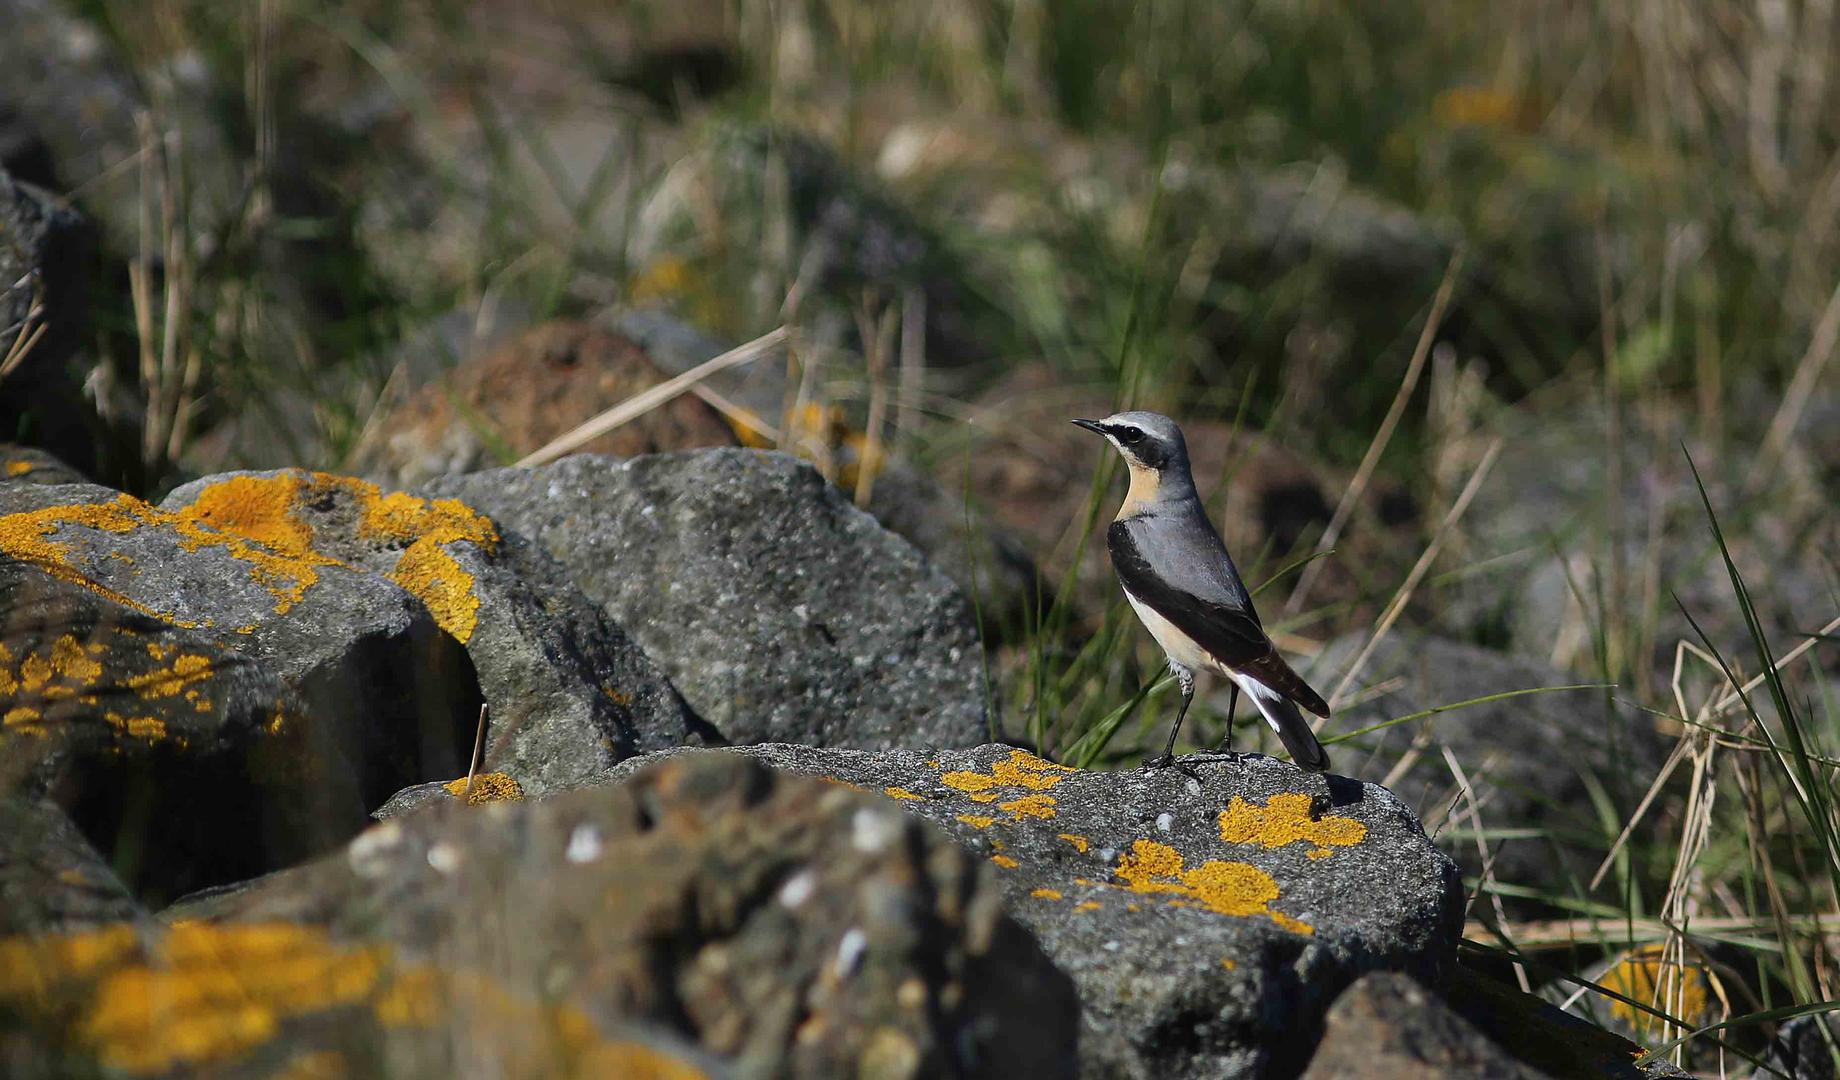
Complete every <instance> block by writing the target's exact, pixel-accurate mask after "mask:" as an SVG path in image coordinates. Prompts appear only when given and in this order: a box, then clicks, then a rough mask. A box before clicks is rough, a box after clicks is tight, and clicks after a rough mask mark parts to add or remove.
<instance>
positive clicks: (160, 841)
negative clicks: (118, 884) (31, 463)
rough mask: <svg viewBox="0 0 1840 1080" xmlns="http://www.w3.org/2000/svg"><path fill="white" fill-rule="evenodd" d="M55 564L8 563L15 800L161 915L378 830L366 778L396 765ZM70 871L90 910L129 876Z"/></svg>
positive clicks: (260, 673)
mask: <svg viewBox="0 0 1840 1080" xmlns="http://www.w3.org/2000/svg"><path fill="white" fill-rule="evenodd" d="M33 490H36V491H56V490H59V489H55V488H35V489H33ZM143 505H144V504H143ZM6 520H8V519H0V522H4V521H6ZM51 565H52V567H53V568H54V569H56V570H58V571H60V573H58V574H54V573H48V572H47V571H46V570H45V569H43V568H41V567H39V566H35V565H33V564H31V563H27V562H21V561H17V560H15V559H13V558H7V559H0V712H3V713H4V715H3V716H0V798H7V799H9V803H8V804H9V805H11V804H12V801H16V800H31V801H36V800H39V799H46V798H48V799H51V800H54V801H55V802H56V803H57V804H58V805H59V806H60V807H62V809H63V811H64V812H65V813H67V814H68V815H69V816H70V818H71V819H73V820H74V821H75V822H76V824H77V825H78V826H79V827H80V828H81V829H82V831H83V833H84V834H85V835H87V836H88V837H89V838H90V840H91V841H93V842H94V843H95V844H96V846H97V847H98V848H100V849H101V851H102V852H103V853H104V854H105V855H106V856H107V857H108V859H109V861H110V862H111V863H113V864H114V866H115V867H116V868H117V870H118V871H119V873H120V874H121V876H122V877H123V878H124V879H125V880H126V882H127V884H128V885H129V886H131V887H132V888H133V890H134V892H135V894H136V895H139V896H142V897H145V898H148V899H149V900H150V901H152V902H156V903H157V902H162V901H163V900H164V899H169V898H171V897H173V896H176V895H179V894H180V893H183V892H187V891H190V890H191V889H195V888H197V887H199V886H202V885H209V884H214V883H220V882H226V881H234V880H238V879H241V878H246V877H250V876H252V875H254V874H259V873H262V872H264V871H266V870H271V869H274V868H275V867H277V866H282V865H286V864H287V863H288V862H291V861H294V860H297V859H300V858H304V857H306V856H307V855H309V854H311V853H312V852H314V851H316V850H320V849H322V848H323V847H324V846H325V845H326V844H327V843H330V842H332V841H334V840H336V839H338V838H340V837H342V836H348V835H350V834H351V833H353V832H355V831H357V830H358V829H359V828H361V827H362V826H363V824H364V820H365V819H364V809H365V804H364V802H363V800H362V797H361V792H360V791H359V790H358V781H359V779H360V776H359V775H358V769H359V768H360V767H365V766H369V768H370V770H371V771H381V766H383V765H384V764H385V763H382V762H371V761H363V760H359V761H354V760H352V759H351V758H349V757H347V756H345V755H343V754H341V753H340V752H339V749H338V746H337V736H338V734H339V733H338V732H337V731H336V730H333V729H332V725H330V724H327V725H325V726H324V727H323V728H321V729H318V730H316V729H315V728H314V727H313V726H310V725H308V724H306V723H305V722H304V721H303V720H302V712H303V708H302V705H301V703H300V701H299V700H298V699H297V698H296V697H295V695H294V693H293V691H292V690H291V689H290V688H289V686H288V685H287V684H286V683H285V682H284V681H283V680H282V679H281V678H280V677H279V676H278V675H277V674H276V673H275V672H274V670H273V669H271V668H270V667H269V666H268V665H267V664H265V663H263V662H261V661H259V660H256V659H254V658H252V657H250V656H248V655H245V654H242V653H239V652H236V651H234V650H232V649H230V648H227V647H226V646H225V644H224V643H223V641H222V639H220V638H218V637H216V636H213V635H210V634H207V633H202V632H198V631H193V630H186V629H182V628H180V627H177V626H174V625H172V624H171V623H169V622H165V621H162V620H161V619H158V618H155V617H153V616H150V615H148V614H145V613H143V612H141V611H138V610H135V609H134V608H133V607H130V606H129V605H128V604H124V603H119V602H117V601H116V600H115V599H111V598H110V596H109V592H110V590H107V589H105V588H104V587H102V586H100V585H97V584H95V583H94V582H91V581H89V580H88V579H86V578H82V577H80V576H77V575H76V574H75V573H74V572H73V571H70V570H69V569H68V567H67V566H65V565H63V564H58V563H52V564H51ZM73 578H74V579H75V580H73ZM124 599H125V598H124ZM387 742H388V741H387V740H385V739H382V738H378V739H375V740H373V742H372V744H371V745H387ZM386 775H387V774H386ZM386 782H387V781H386ZM16 813H21V814H35V813H38V812H37V811H30V810H19V811H16ZM44 828H45V841H44V842H45V843H47V844H53V845H57V847H55V848H51V849H47V850H48V851H53V852H56V851H58V850H61V849H62V848H63V846H64V845H62V841H61V840H60V839H59V837H60V836H61V832H59V831H57V830H56V829H55V828H54V827H53V826H52V825H50V824H46V825H45V826H44ZM7 835H9V836H10V835H13V834H12V833H11V831H9V832H8V833H7ZM155 845H157V849H158V850H157V854H156V853H155V852H153V851H151V850H150V848H151V847H153V846H155ZM58 857H59V858H68V859H69V860H71V861H72V862H73V864H75V865H73V866H71V867H70V868H71V869H73V870H76V871H78V872H80V873H82V874H83V876H84V882H82V883H76V882H71V883H69V884H71V885H72V893H71V896H72V897H73V898H74V899H75V900H79V901H82V902H83V903H85V904H88V903H89V902H90V900H89V897H90V895H91V894H92V893H97V892H101V893H109V892H111V891H112V889H111V887H110V886H108V885H106V884H103V882H104V881H105V879H112V878H113V876H114V875H113V874H107V875H102V876H97V875H95V874H92V873H90V872H89V871H88V870H85V869H84V868H83V864H85V863H86V862H88V863H93V862H94V861H95V860H94V857H93V856H91V857H88V858H87V859H85V857H83V856H82V855H81V853H78V852H74V851H72V852H68V853H67V854H65V855H58ZM28 858H30V859H32V860H37V859H38V858H39V857H38V856H28ZM22 872H28V873H33V872H32V871H29V870H27V871H22ZM41 902H43V903H46V904H49V905H54V906H55V905H62V904H64V903H65V899H64V898H63V896H62V895H59V894H46V895H45V896H44V897H43V898H42V899H41ZM111 910H112V909H110V908H108V907H107V906H106V905H105V906H104V912H105V913H107V912H109V911H111ZM14 928H15V929H22V928H30V929H38V928H42V927H19V926H17V925H15V926H14Z"/></svg>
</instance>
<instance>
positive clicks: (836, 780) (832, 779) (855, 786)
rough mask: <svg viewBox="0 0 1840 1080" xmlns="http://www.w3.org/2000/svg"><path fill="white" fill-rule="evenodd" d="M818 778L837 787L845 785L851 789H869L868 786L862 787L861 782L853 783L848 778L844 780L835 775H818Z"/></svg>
mask: <svg viewBox="0 0 1840 1080" xmlns="http://www.w3.org/2000/svg"><path fill="white" fill-rule="evenodd" d="M818 779H820V780H822V781H824V782H825V783H827V784H835V785H837V786H838V787H847V788H849V789H850V790H851V791H868V790H869V789H868V788H866V787H863V786H862V785H861V784H853V783H851V782H850V781H848V780H844V779H841V778H839V777H835V776H820V777H818Z"/></svg>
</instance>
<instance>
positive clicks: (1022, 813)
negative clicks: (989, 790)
mask: <svg viewBox="0 0 1840 1080" xmlns="http://www.w3.org/2000/svg"><path fill="white" fill-rule="evenodd" d="M997 809H999V810H1004V811H1008V813H1009V815H1010V816H1011V817H1013V818H1015V819H1016V820H1018V821H1020V820H1022V819H1023V818H1025V817H1027V818H1041V819H1043V820H1047V819H1049V818H1052V817H1053V816H1054V813H1055V811H1054V796H1052V795H1024V796H1023V797H1022V798H1020V799H1011V800H1010V801H1008V802H1006V803H998V804H997Z"/></svg>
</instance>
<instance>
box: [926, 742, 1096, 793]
mask: <svg viewBox="0 0 1840 1080" xmlns="http://www.w3.org/2000/svg"><path fill="white" fill-rule="evenodd" d="M1075 771H1076V770H1075V769H1073V768H1072V767H1071V766H1067V765H1056V764H1055V763H1054V762H1052V761H1045V760H1043V759H1041V758H1038V757H1036V756H1035V755H1034V754H1031V753H1029V752H1028V751H1027V750H1011V751H1010V752H1009V757H1008V758H1007V759H1006V760H1003V761H999V762H997V763H996V764H994V765H992V766H991V767H990V771H989V772H988V773H981V772H975V771H972V770H969V769H961V770H958V771H955V772H949V773H946V774H945V775H944V776H942V777H940V778H939V782H940V783H942V784H944V785H945V786H947V787H949V788H956V789H958V790H959V791H964V792H982V791H988V790H990V789H991V788H997V787H1018V788H1027V789H1028V790H1030V791H1046V790H1048V789H1049V788H1051V787H1053V786H1054V785H1056V784H1058V783H1060V782H1061V781H1062V780H1065V779H1067V776H1068V774H1070V773H1073V772H1075Z"/></svg>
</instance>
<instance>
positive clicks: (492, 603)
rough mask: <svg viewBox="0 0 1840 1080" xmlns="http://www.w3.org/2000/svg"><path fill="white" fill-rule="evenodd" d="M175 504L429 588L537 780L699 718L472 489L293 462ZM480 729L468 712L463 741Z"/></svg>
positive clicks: (494, 714)
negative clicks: (428, 495)
mask: <svg viewBox="0 0 1840 1080" xmlns="http://www.w3.org/2000/svg"><path fill="white" fill-rule="evenodd" d="M163 506H164V507H165V508H166V509H167V510H169V511H170V512H172V513H174V514H178V515H183V516H189V517H191V518H194V519H196V520H197V521H199V522H200V523H202V524H203V525H205V526H209V527H215V528H217V529H220V530H222V531H223V532H224V533H225V534H227V535H233V536H237V537H241V538H244V539H246V540H247V541H248V542H250V543H252V544H261V545H263V546H264V547H265V548H266V549H267V550H271V551H275V552H279V553H283V554H284V555H286V556H288V557H291V558H295V559H299V560H302V561H303V562H307V563H310V564H312V565H314V566H328V567H335V568H339V569H341V570H345V571H347V572H356V573H361V574H364V575H366V576H368V577H369V578H371V579H372V580H373V581H375V582H377V583H378V584H379V585H380V586H382V587H383V588H386V589H400V590H401V591H402V592H404V593H406V594H407V595H408V596H409V597H412V598H413V600H414V601H419V603H420V604H421V605H422V606H425V607H426V609H427V611H428V612H429V614H430V615H431V616H432V617H433V619H434V621H435V623H436V624H438V625H439V627H440V628H441V630H443V631H445V635H446V637H447V638H448V639H450V640H451V641H452V642H455V643H458V645H460V646H461V647H464V649H465V650H466V658H465V659H464V660H462V661H461V663H460V665H459V667H460V668H461V669H466V668H470V672H469V671H464V670H462V671H455V670H454V669H452V668H448V669H445V670H446V671H447V672H451V675H450V677H451V678H453V679H456V680H465V679H467V678H476V679H477V680H478V686H479V690H480V692H481V693H482V694H483V695H484V697H485V700H486V702H487V703H488V704H489V705H490V707H491V715H490V721H491V722H490V732H491V741H490V743H489V746H488V749H487V756H486V764H487V767H488V768H492V769H504V770H507V771H509V772H511V773H512V774H513V775H515V776H516V777H517V778H518V780H519V781H520V782H521V783H523V784H525V785H526V786H528V787H529V788H530V789H531V792H532V794H540V793H542V792H544V791H549V790H554V789H557V788H559V787H564V786H568V785H570V784H577V783H581V782H583V781H585V780H587V779H589V778H591V777H593V776H595V775H597V774H598V773H599V772H600V771H602V770H604V769H606V768H607V767H609V766H611V765H612V764H613V763H614V762H616V761H619V760H621V759H622V758H625V757H627V756H629V755H631V754H632V753H634V752H635V751H636V750H641V749H658V748H662V747H665V746H675V745H678V744H680V743H682V742H683V741H684V739H685V738H686V736H688V735H689V734H691V732H692V730H693V728H694V724H693V721H692V720H691V719H690V718H689V717H688V716H687V714H686V713H685V711H684V709H683V705H682V702H681V701H680V699H679V698H678V696H677V693H676V691H675V690H674V689H673V688H672V686H671V684H670V682H669V681H668V680H667V679H666V678H665V677H664V676H663V675H661V674H660V673H659V672H658V670H657V668H655V667H654V666H653V665H652V663H651V662H650V661H649V660H648V659H647V658H646V656H645V654H644V653H643V652H641V651H640V650H639V648H638V646H637V645H635V644H634V643H633V642H632V640H631V639H629V638H628V637H627V636H626V634H625V633H624V632H623V631H622V630H621V628H620V627H619V626H618V625H616V624H614V623H613V622H612V621H611V620H609V619H608V618H607V617H606V616H605V614H603V613H602V612H601V611H600V610H599V609H598V608H596V607H595V605H593V604H592V603H590V602H589V601H588V600H587V599H586V598H585V597H584V596H582V595H581V593H580V592H579V591H578V590H576V589H575V588H574V587H573V586H572V585H570V584H569V583H568V582H567V581H566V580H565V579H564V577H563V574H562V571H561V569H560V567H559V566H558V565H557V564H556V563H555V562H554V561H553V560H551V559H550V558H549V557H547V556H546V555H545V554H544V553H543V552H542V551H541V550H540V549H538V548H536V547H534V546H533V545H531V544H530V543H529V542H528V541H526V540H525V539H524V538H522V537H519V536H513V535H506V534H503V533H501V532H500V530H499V528H498V526H497V525H496V524H495V523H494V522H493V521H492V520H491V519H489V518H487V517H486V516H485V515H483V514H481V513H479V512H478V511H477V510H474V509H473V508H472V507H470V506H468V505H466V504H465V503H463V502H461V501H458V500H455V499H423V498H419V497H417V496H414V495H408V494H404V493H401V492H386V491H383V490H382V489H380V488H378V487H377V486H376V485H374V484H370V483H367V482H365V481H362V480H356V479H352V478H350V477H342V476H331V475H328V474H325V473H309V472H301V471H297V470H293V471H281V472H268V473H229V474H225V475H222V476H216V477H211V478H208V479H205V480H200V481H197V482H195V483H192V484H188V485H186V486H184V487H182V488H179V489H178V490H176V491H174V492H173V493H172V494H171V495H170V496H168V497H167V499H166V501H165V503H164V504H163ZM442 673H443V669H434V670H430V671H429V672H427V673H426V675H427V677H429V678H438V677H440V676H441V675H442ZM468 719H469V721H470V720H471V719H472V718H470V717H469V718H468ZM472 733H473V732H472V725H471V723H469V724H468V726H467V732H466V735H467V737H466V739H465V740H464V743H463V745H465V746H470V745H471V744H472ZM464 764H465V759H464V756H463V757H462V759H461V760H459V761H457V762H455V763H454V765H453V766H452V767H449V768H446V769H444V770H443V772H444V773H445V774H446V775H454V774H456V773H463V772H464V771H465V768H464ZM384 794H386V795H387V794H388V793H387V792H385V793H384ZM379 801H381V799H380V800H379Z"/></svg>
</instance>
